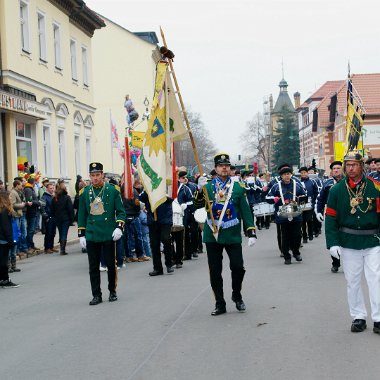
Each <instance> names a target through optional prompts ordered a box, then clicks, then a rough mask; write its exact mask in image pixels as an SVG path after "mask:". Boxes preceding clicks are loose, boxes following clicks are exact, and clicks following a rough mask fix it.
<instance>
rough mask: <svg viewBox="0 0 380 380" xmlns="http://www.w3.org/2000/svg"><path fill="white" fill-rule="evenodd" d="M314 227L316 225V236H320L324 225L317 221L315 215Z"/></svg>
mask: <svg viewBox="0 0 380 380" xmlns="http://www.w3.org/2000/svg"><path fill="white" fill-rule="evenodd" d="M313 225H314V234H315V235H320V234H321V230H322V223H321V222H320V221H319V220H318V219H317V216H316V215H315V213H313Z"/></svg>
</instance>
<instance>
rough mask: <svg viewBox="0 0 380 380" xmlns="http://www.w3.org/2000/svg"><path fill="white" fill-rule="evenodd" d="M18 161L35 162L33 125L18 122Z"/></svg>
mask: <svg viewBox="0 0 380 380" xmlns="http://www.w3.org/2000/svg"><path fill="white" fill-rule="evenodd" d="M16 149H17V163H21V164H23V163H24V162H26V161H29V162H33V150H32V125H31V124H26V123H23V122H19V121H18V122H16Z"/></svg>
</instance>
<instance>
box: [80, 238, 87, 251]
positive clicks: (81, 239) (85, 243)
mask: <svg viewBox="0 0 380 380" xmlns="http://www.w3.org/2000/svg"><path fill="white" fill-rule="evenodd" d="M79 243H80V246H81V247H82V248H83V249H86V245H87V242H86V238H85V237H84V236H81V237H80V238H79Z"/></svg>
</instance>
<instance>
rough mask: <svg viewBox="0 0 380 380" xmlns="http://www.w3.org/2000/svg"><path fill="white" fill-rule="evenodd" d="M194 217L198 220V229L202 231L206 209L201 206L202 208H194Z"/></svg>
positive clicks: (205, 218)
mask: <svg viewBox="0 0 380 380" xmlns="http://www.w3.org/2000/svg"><path fill="white" fill-rule="evenodd" d="M194 219H195V221H196V222H198V224H199V227H200V229H201V230H202V231H203V226H204V224H205V223H206V220H207V211H206V209H205V208H204V207H203V208H199V209H197V210H195V212H194Z"/></svg>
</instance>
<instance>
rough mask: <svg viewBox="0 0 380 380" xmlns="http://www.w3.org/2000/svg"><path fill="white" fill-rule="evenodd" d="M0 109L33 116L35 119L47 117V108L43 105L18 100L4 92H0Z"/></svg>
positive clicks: (17, 97)
mask: <svg viewBox="0 0 380 380" xmlns="http://www.w3.org/2000/svg"><path fill="white" fill-rule="evenodd" d="M0 108H2V109H5V110H8V111H13V112H18V113H22V114H24V115H29V116H33V117H35V118H37V119H46V117H47V106H45V105H44V104H41V103H37V102H33V101H32V100H28V99H24V98H20V97H19V96H14V95H12V94H9V93H8V92H4V91H0Z"/></svg>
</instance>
